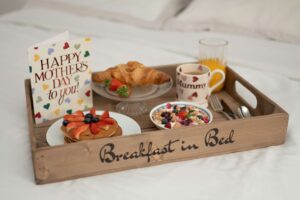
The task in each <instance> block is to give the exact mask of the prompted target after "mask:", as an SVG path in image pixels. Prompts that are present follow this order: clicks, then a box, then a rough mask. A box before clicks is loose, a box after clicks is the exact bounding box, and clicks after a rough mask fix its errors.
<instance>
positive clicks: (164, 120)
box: [161, 119, 169, 124]
mask: <svg viewBox="0 0 300 200" xmlns="http://www.w3.org/2000/svg"><path fill="white" fill-rule="evenodd" d="M168 122H169V121H168V120H167V119H162V120H161V123H162V124H167V123H168Z"/></svg>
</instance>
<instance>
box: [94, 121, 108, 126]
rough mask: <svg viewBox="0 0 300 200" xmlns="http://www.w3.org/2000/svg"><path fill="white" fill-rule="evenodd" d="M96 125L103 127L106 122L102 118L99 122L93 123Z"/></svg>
mask: <svg viewBox="0 0 300 200" xmlns="http://www.w3.org/2000/svg"><path fill="white" fill-rule="evenodd" d="M95 124H96V125H97V126H99V127H103V126H106V125H107V123H106V122H104V121H103V120H101V121H99V122H97V123H95Z"/></svg>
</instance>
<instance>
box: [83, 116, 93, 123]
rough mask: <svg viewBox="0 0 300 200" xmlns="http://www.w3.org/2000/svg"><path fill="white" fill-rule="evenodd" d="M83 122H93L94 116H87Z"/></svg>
mask: <svg viewBox="0 0 300 200" xmlns="http://www.w3.org/2000/svg"><path fill="white" fill-rule="evenodd" d="M83 122H84V123H85V124H90V123H92V118H89V117H86V118H85V119H84V120H83Z"/></svg>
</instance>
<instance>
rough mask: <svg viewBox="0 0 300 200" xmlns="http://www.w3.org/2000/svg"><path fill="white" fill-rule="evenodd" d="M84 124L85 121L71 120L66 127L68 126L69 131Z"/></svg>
mask: <svg viewBox="0 0 300 200" xmlns="http://www.w3.org/2000/svg"><path fill="white" fill-rule="evenodd" d="M83 124H84V123H83V122H70V123H68V125H67V126H66V128H67V131H70V130H71V129H74V128H77V127H79V126H81V125H83Z"/></svg>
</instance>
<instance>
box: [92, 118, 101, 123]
mask: <svg viewBox="0 0 300 200" xmlns="http://www.w3.org/2000/svg"><path fill="white" fill-rule="evenodd" d="M99 121H100V119H99V118H98V117H93V118H92V122H93V123H97V122H99Z"/></svg>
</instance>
